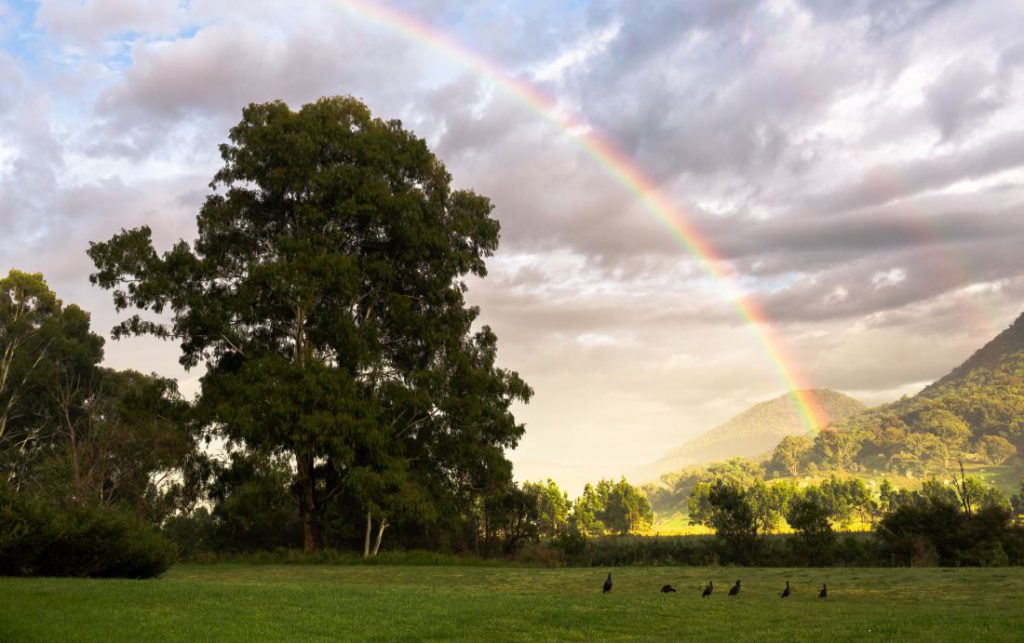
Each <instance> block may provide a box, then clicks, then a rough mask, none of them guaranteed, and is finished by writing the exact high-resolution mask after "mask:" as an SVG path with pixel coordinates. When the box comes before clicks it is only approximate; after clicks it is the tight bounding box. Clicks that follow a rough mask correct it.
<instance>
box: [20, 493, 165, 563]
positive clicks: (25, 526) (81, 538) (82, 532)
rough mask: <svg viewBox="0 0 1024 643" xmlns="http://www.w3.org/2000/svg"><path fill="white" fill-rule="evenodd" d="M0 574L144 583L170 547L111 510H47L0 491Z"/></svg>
mask: <svg viewBox="0 0 1024 643" xmlns="http://www.w3.org/2000/svg"><path fill="white" fill-rule="evenodd" d="M0 517H2V518H3V520H2V521H0V574H9V575H27V576H31V575H42V576H90V577H104V578H111V577H122V578H150V577H152V576H158V575H160V574H162V573H163V572H164V571H166V570H167V568H168V566H169V565H170V563H171V561H172V560H173V558H174V547H173V546H172V545H171V543H169V542H168V541H167V540H166V539H164V538H163V537H161V536H160V535H159V534H157V533H155V532H154V531H153V529H152V528H151V527H149V526H147V525H144V524H143V523H141V522H139V521H138V520H137V519H134V518H132V517H130V516H128V515H125V514H123V513H119V512H117V511H114V510H111V509H102V508H88V507H81V506H76V505H71V506H66V507H53V506H47V505H44V504H41V503H38V502H35V501H33V500H31V499H30V498H28V497H26V496H24V495H22V494H19V493H16V492H14V491H13V490H11V489H7V488H3V487H2V486H0Z"/></svg>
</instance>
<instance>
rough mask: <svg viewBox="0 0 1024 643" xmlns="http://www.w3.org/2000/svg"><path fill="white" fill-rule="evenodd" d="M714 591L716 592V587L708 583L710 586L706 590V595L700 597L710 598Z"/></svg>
mask: <svg viewBox="0 0 1024 643" xmlns="http://www.w3.org/2000/svg"><path fill="white" fill-rule="evenodd" d="M713 591H715V586H714V585H713V584H712V583H711V581H708V586H707V587H705V588H704V593H703V594H701V595H700V597H701V598H707V597H708V596H711V592H713Z"/></svg>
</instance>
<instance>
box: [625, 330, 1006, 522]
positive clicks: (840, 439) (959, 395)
mask: <svg viewBox="0 0 1024 643" xmlns="http://www.w3.org/2000/svg"><path fill="white" fill-rule="evenodd" d="M829 393H832V392H831V391H829ZM833 395H837V396H839V395H841V394H838V393H833ZM841 397H845V396H841ZM846 399H847V400H849V398H846ZM768 405H779V407H778V411H779V412H780V413H785V412H786V410H788V411H789V412H790V413H792V414H793V415H792V417H791V422H792V424H791V426H792V427H794V428H793V430H792V431H791V432H790V433H789V434H788V435H785V436H775V437H774V439H775V441H776V442H777V443H778V444H777V446H775V447H774V448H773V450H772V452H771V454H770V455H769V456H768V457H767V458H766V459H760V460H753V459H745V460H744V459H736V460H728V461H727V462H722V461H721V460H725V459H726V458H729V457H732V456H737V455H747V456H748V458H749V456H750V455H754V454H752V453H751V452H753V451H755V450H756V449H759V450H761V451H763V450H764V449H763V448H762V445H763V444H764V442H760V443H757V447H756V449H755V447H754V446H747V445H746V444H745V443H746V442H747V441H750V442H753V441H754V440H756V439H757V437H756V436H755V431H754V428H755V427H756V426H757V425H756V423H748V422H742V423H741V420H742V419H744V418H745V417H746V416H748V414H751V415H752V416H753V415H754V412H755V411H760V409H761V407H765V406H768ZM848 408H849V412H848V414H847V415H846V416H845V417H839V418H838V419H836V420H835V421H834V422H833V423H832V424H831V425H830V426H829V427H828V428H826V429H823V430H821V431H819V432H818V434H817V435H815V436H813V437H812V436H810V435H806V434H805V433H804V431H803V428H802V427H801V426H800V424H799V421H798V420H799V418H797V417H796V416H795V411H794V410H793V409H792V404H791V403H790V402H789V401H788V399H787V398H786V397H782V398H778V399H775V400H772V401H771V402H767V403H765V404H758V405H756V406H754V407H752V408H751V409H749V410H748V411H746V412H744V413H742V414H740V415H739V416H737V417H736V418H733V419H732V420H730V421H729V422H726V423H725V424H723V425H722V426H720V427H718V428H716V429H713V430H712V431H709V432H707V433H705V434H704V435H702V436H699V437H698V438H695V439H694V440H691V441H690V442H688V443H687V444H684V445H683V446H681V447H679V448H678V449H675V450H673V451H672V452H670V453H669V454H668V455H666V456H665V457H664V458H662V459H661V460H659V461H658V462H656V463H654V464H652V465H649V466H648V467H646V468H645V471H646V472H647V473H648V476H647V477H646V478H641V477H640V476H639V475H636V476H634V477H635V479H637V480H643V479H647V480H649V479H651V478H652V477H654V476H658V475H659V474H661V473H666V474H670V475H664V476H661V477H660V480H658V481H657V482H656V483H651V484H648V485H645V486H644V490H645V491H646V492H647V494H648V497H649V498H650V500H651V504H652V506H653V507H654V510H655V512H656V514H657V515H659V516H670V515H683V514H685V513H686V511H687V504H686V503H687V498H688V497H689V495H690V492H691V491H692V490H693V488H694V487H695V485H696V484H697V483H698V482H701V481H707V480H714V479H715V478H734V479H738V480H741V481H750V480H754V479H757V478H767V479H773V478H793V477H797V478H801V479H806V478H808V477H809V478H811V479H821V478H823V477H827V476H830V475H834V474H836V473H839V474H840V475H841V476H843V475H850V474H852V475H855V476H857V477H862V478H870V479H874V480H876V481H877V480H880V479H882V478H888V479H891V480H897V481H900V480H902V481H904V482H903V483H901V486H904V485H905V484H907V482H909V481H912V480H920V479H924V478H928V477H932V476H939V477H942V476H946V475H947V474H948V473H949V472H950V471H952V470H954V469H955V468H956V467H958V466H959V464H960V463H961V462H963V463H964V465H965V467H966V468H967V470H968V471H970V472H971V473H972V474H974V475H981V477H983V478H984V479H985V480H986V481H989V482H991V483H994V484H997V485H998V486H999V487H1000V488H1001V489H1002V490H1003V492H1004V493H1006V494H1007V496H1009V495H1010V494H1012V493H1016V492H1017V491H1018V490H1019V489H1020V487H1019V480H1020V479H1021V474H1024V458H1022V457H1021V456H1022V455H1024V315H1021V316H1020V317H1018V318H1017V320H1016V321H1015V322H1014V323H1013V324H1012V325H1011V326H1010V327H1009V328H1007V329H1006V330H1004V331H1003V332H1002V333H1000V334H999V335H998V336H996V337H995V338H994V339H992V340H991V341H989V342H988V343H986V344H985V345H984V346H983V347H981V348H980V349H979V350H978V351H977V352H975V353H974V355H972V356H971V357H970V358H969V359H967V360H966V361H965V362H964V363H963V364H960V365H959V366H957V367H956V368H954V369H952V370H951V371H950V372H949V373H948V374H946V375H945V376H944V377H942V378H940V379H938V380H936V381H935V382H934V383H932V384H930V385H928V386H927V387H925V388H924V389H923V390H922V391H921V392H920V393H918V394H917V395H914V396H912V397H905V398H902V399H900V400H897V401H895V402H892V403H890V404H884V405H882V406H878V407H874V408H871V409H868V410H864V411H863V412H860V413H858V412H857V411H856V408H850V407H848ZM861 408H863V407H861ZM836 415H837V417H838V415H839V414H838V413H837V414H836ZM755 417H756V416H755ZM737 424H744V425H746V426H748V427H751V428H750V429H749V432H747V433H746V434H744V432H743V431H742V430H737V429H735V428H733V427H735V426H736V425H737ZM723 434H729V435H731V436H732V438H731V443H732V444H736V442H737V441H739V442H741V443H744V444H743V448H745V449H746V450H745V451H743V452H741V451H740V450H738V449H737V450H735V451H731V452H728V453H723V452H722V451H717V452H716V451H715V450H714V447H715V446H716V445H724V444H728V443H729V441H727V440H725V439H722V441H721V442H718V441H717V440H716V439H714V438H718V437H721V436H722V435H723ZM769 448H771V447H769ZM708 454H711V456H710V457H709V456H708ZM684 458H693V460H698V458H704V459H705V462H704V463H700V462H699V460H698V461H697V462H694V461H693V460H688V459H684ZM707 459H717V460H720V461H719V462H715V463H713V464H706V460H707ZM698 464H699V466H695V465H698Z"/></svg>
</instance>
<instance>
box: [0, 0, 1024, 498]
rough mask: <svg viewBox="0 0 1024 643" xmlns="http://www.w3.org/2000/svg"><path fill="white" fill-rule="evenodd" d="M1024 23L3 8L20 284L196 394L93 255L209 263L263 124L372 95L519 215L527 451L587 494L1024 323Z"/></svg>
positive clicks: (890, 381) (936, 373)
mask: <svg viewBox="0 0 1024 643" xmlns="http://www.w3.org/2000/svg"><path fill="white" fill-rule="evenodd" d="M346 6H348V9H346ZM375 6H376V7H381V8H382V9H379V12H380V13H382V15H384V16H385V19H384V21H383V22H382V21H381V19H380V17H379V16H378V17H377V18H375V17H374V16H373V15H371V14H372V13H373V11H374V9H373V7H375ZM353 7H354V8H355V10H354V11H353V10H350V9H352V8H353ZM388 15H391V16H392V18H391V23H388V19H387V16H388ZM401 20H408V21H409V24H412V25H420V26H421V27H422V28H423V33H424V34H426V35H423V36H422V37H420V38H419V39H417V37H414V35H413V34H412V33H411V32H403V31H402V30H401V29H399V28H397V27H396V24H395V23H398V22H400V21H401ZM538 25H544V26H545V28H538ZM399 26H400V25H399ZM1022 26H1024V6H1021V5H1020V4H1019V3H1012V2H999V1H989V2H979V3H946V4H943V3H939V2H926V3H916V4H909V3H908V4H898V3H897V4H892V5H886V4H885V3H882V4H881V5H876V4H875V3H868V4H863V5H857V4H851V5H849V6H845V7H841V6H838V5H836V6H833V5H832V4H831V3H826V2H812V1H810V0H807V1H804V2H796V1H793V2H786V1H774V2H761V3H751V4H749V5H742V6H739V5H737V6H730V7H722V6H721V5H719V4H717V3H713V2H711V3H706V4H701V3H695V4H692V5H689V6H686V7H664V6H661V5H660V4H657V3H651V4H645V3H626V2H623V1H621V0H620V1H616V0H609V1H607V2H595V3H582V4H581V3H577V2H555V3H539V4H538V5H536V6H534V5H526V6H513V5H504V4H493V3H491V4H488V3H478V4H471V5H466V6H462V5H460V4H459V3H450V2H443V1H441V0H438V1H437V2H426V3H411V2H384V3H375V4H371V3H363V2H359V3H351V2H349V3H346V2H334V1H332V0H323V1H322V2H315V3H310V4H309V5H307V6H306V7H304V11H303V12H301V13H300V12H294V11H293V12H289V11H288V10H287V9H286V8H285V9H282V8H280V7H277V6H275V5H274V4H273V3H252V4H251V5H247V10H246V12H244V13H243V12H239V11H237V10H232V9H231V8H226V7H224V6H220V5H218V4H216V3H208V2H192V3H187V4H183V5H181V6H178V5H177V3H175V4H174V6H171V5H167V6H164V7H152V8H148V9H142V8H139V7H135V6H131V5H129V4H125V5H119V4H106V5H100V4H95V3H85V4H82V3H78V2H72V1H69V0H58V1H54V0H43V1H41V2H38V3H35V2H21V1H18V2H0V82H2V85H0V216H2V220H3V222H4V224H5V228H6V229H7V231H8V234H6V235H5V238H4V241H3V246H2V247H3V256H4V258H5V264H6V265H4V266H0V268H4V269H5V271H6V270H9V269H11V268H17V269H20V270H24V271H26V272H41V273H42V274H43V275H44V277H45V278H46V279H47V281H48V283H49V285H50V287H51V288H52V289H53V290H54V291H56V292H57V294H58V296H59V297H60V298H61V299H62V300H64V302H65V303H74V304H77V305H79V306H81V307H82V308H83V309H84V310H86V311H87V312H89V313H91V315H92V326H93V330H94V332H96V333H98V334H100V335H102V336H104V337H105V338H106V340H107V341H106V346H105V351H106V359H105V362H104V363H105V365H107V366H110V367H113V368H135V369H137V370H141V371H155V372H157V373H160V374H161V375H165V376H169V377H174V378H176V379H178V381H179V383H180V386H181V390H182V392H183V393H184V394H185V395H186V396H189V397H191V395H193V394H194V393H196V391H197V382H198V377H199V375H200V374H201V372H200V370H198V369H197V370H194V371H192V372H190V373H186V372H184V371H183V370H182V369H181V368H180V366H179V365H178V361H177V360H178V348H177V346H176V345H175V344H173V343H166V342H164V343H162V342H159V341H158V340H153V339H148V338H147V339H143V338H134V339H127V340H121V341H113V340H111V339H110V337H109V330H110V328H111V327H112V326H113V325H114V323H115V322H116V320H118V319H120V318H121V317H122V316H119V315H117V314H116V313H115V311H114V308H113V305H112V303H111V301H110V297H109V294H108V293H106V292H104V291H103V290H101V289H99V288H94V287H92V286H90V284H89V283H88V279H87V276H88V274H89V272H91V271H92V270H93V267H92V265H91V263H90V262H89V259H88V257H87V256H86V255H85V249H86V247H87V246H88V243H89V242H90V241H102V240H104V239H107V238H109V237H110V236H111V235H112V234H114V233H116V232H117V231H118V230H120V229H121V228H130V227H133V226H136V225H140V224H142V223H150V224H151V225H152V226H153V232H154V240H155V243H156V245H157V247H158V249H161V250H163V249H166V248H167V247H168V246H169V245H170V244H171V243H172V242H173V241H175V240H177V239H179V238H183V239H185V240H191V239H192V238H194V235H195V215H196V213H197V212H198V209H199V205H200V204H201V202H202V199H203V198H204V197H205V195H206V194H208V192H209V189H208V188H207V183H208V182H209V180H210V178H211V177H212V176H213V173H214V172H215V171H216V169H217V168H218V167H219V165H220V159H219V157H218V154H217V144H218V143H220V142H222V141H224V140H226V137H227V133H228V129H229V128H230V127H231V126H232V125H234V124H235V123H237V122H238V120H239V118H240V114H241V109H242V107H243V106H244V105H246V104H248V103H250V102H261V101H265V100H271V99H278V98H280V99H283V100H285V101H286V102H287V103H288V105H289V106H290V107H291V108H292V109H297V108H298V107H300V106H301V105H302V104H303V103H307V102H310V101H312V100H315V99H316V98H318V97H320V96H324V95H333V94H348V95H353V96H356V97H360V98H361V99H362V100H364V101H365V102H366V103H367V105H368V106H369V107H370V109H371V110H372V111H373V114H374V115H375V116H376V117H379V118H384V119H390V118H400V119H401V120H402V121H403V123H404V124H405V126H406V127H407V128H409V129H411V130H412V131H414V132H416V134H417V135H418V136H420V137H422V138H424V139H425V140H426V141H427V143H428V146H429V147H430V149H431V150H432V151H433V152H434V153H435V154H437V156H438V157H439V158H440V159H441V160H442V161H444V163H445V164H446V166H447V168H448V170H449V172H450V173H451V174H452V176H453V177H454V178H453V184H454V185H455V186H457V187H460V188H470V189H473V190H476V191H477V192H479V193H480V194H483V195H485V196H488V197H490V198H491V199H492V201H493V203H494V205H495V210H494V213H493V216H494V217H495V218H496V219H498V221H499V222H500V223H501V224H502V243H501V246H500V247H499V250H498V252H497V254H496V255H495V256H494V257H492V258H491V259H490V261H489V262H488V270H489V275H488V276H487V277H486V278H484V279H473V280H471V283H470V285H469V291H468V293H467V299H468V301H469V303H470V304H473V305H478V306H479V307H480V310H481V317H480V322H481V323H485V324H488V325H490V326H492V328H494V330H495V332H496V334H497V336H498V355H499V364H500V365H501V366H502V367H504V368H508V369H512V370H515V371H518V372H519V373H520V374H521V375H522V377H523V378H524V379H525V380H526V382H527V383H528V384H530V385H531V386H532V387H533V388H534V390H535V397H534V399H533V400H532V401H531V403H530V404H529V405H526V406H523V405H519V406H517V407H516V417H517V419H518V420H519V421H521V422H524V423H525V424H526V434H525V436H524V438H523V440H522V441H521V443H520V445H519V446H518V448H516V449H515V450H513V451H511V452H510V453H509V457H510V459H511V460H512V462H513V463H514V465H515V471H516V477H517V479H519V480H542V479H546V478H548V477H550V478H552V479H554V480H555V481H556V482H558V484H559V485H560V486H562V487H563V488H564V489H566V490H568V491H570V493H578V491H579V490H580V489H581V488H582V483H583V482H584V481H590V482H596V481H597V479H599V478H607V477H611V478H613V479H618V478H619V477H620V476H621V475H626V474H628V472H629V470H631V469H632V468H634V467H637V466H641V465H644V464H647V463H650V462H653V461H654V460H656V459H657V458H658V457H660V456H661V455H663V454H665V453H666V452H668V451H669V450H671V449H672V448H674V447H675V446H678V445H679V444H681V443H683V442H685V441H686V440H688V439H690V438H693V437H695V436H697V435H699V434H701V433H704V432H706V431H708V430H710V429H712V428H713V427H715V426H717V425H719V424H721V423H722V422H724V421H726V420H728V419H729V418H731V417H733V416H735V415H737V414H739V413H741V412H742V411H744V410H746V409H747V408H749V407H750V406H752V405H754V404H757V403H759V402H764V401H768V400H771V399H774V398H776V397H779V396H780V395H783V394H786V393H787V392H788V391H789V388H788V387H787V384H790V383H792V382H794V381H795V382H798V383H800V384H801V385H807V387H809V388H815V389H829V390H835V391H839V392H842V393H845V394H847V395H850V396H851V397H853V398H855V399H857V400H860V401H861V402H864V403H865V404H867V405H868V406H871V407H874V406H878V405H879V404H883V403H886V402H890V401H893V400H896V399H898V398H899V397H900V396H902V395H912V394H914V393H917V392H918V391H919V390H920V389H921V388H923V387H924V386H926V385H927V384H929V383H930V382H932V381H934V380H936V379H938V378H939V377H941V376H943V375H944V374H946V373H947V372H949V371H950V370H952V369H953V368H954V367H956V366H958V365H959V364H960V363H962V362H963V361H964V360H966V359H967V358H968V357H970V355H971V354H972V353H973V352H974V351H975V350H977V349H979V348H980V347H981V346H982V345H984V344H985V343H986V342H988V341H989V340H991V339H992V338H993V337H995V336H996V335H997V334H998V333H999V332H1001V331H1002V330H1003V329H1005V328H1006V327H1008V326H1009V325H1010V323H1012V322H1013V321H1014V319H1016V318H1017V316H1018V315H1019V314H1020V313H1021V310H1022V308H1024V307H1022V306H1021V303H1020V302H1021V299H1022V297H1021V295H1022V294H1024V265H1022V263H1021V262H1020V260H1019V254H1020V253H1019V248H1020V247H1022V246H1024V217H1021V216H1020V214H1021V209H1022V204H1024V152H1022V151H1021V150H1024V144H1022V143H1024V130H1021V129H1020V126H1019V123H1021V122H1024V119H1022V118H1021V117H1022V116H1024V38H1022V37H1021V36H1020V33H1024V30H1022ZM431 39H433V41H432V40H431ZM439 43H440V44H439ZM444 43H447V44H446V45H445V44H444ZM442 45H443V46H442ZM446 46H447V47H449V50H445V47H446ZM474 60H477V61H483V62H480V63H479V64H476V63H473V61H474ZM488 65H492V66H493V69H491V68H490V67H488ZM516 84H522V85H523V87H524V89H523V90H522V91H523V92H525V94H523V95H517V94H516V91H518V90H517V89H516V88H515V85H516ZM530 92H535V93H536V95H537V96H540V97H544V98H547V99H549V100H550V103H551V104H550V105H548V106H547V109H550V110H553V111H552V114H550V115H545V114H543V113H541V112H542V111H543V110H542V107H543V101H542V100H541V99H540V98H537V99H536V100H537V105H540V106H541V107H538V106H537V105H532V104H531V103H529V102H527V101H525V99H524V96H532V94H530ZM588 137H593V140H595V141H603V142H604V143H602V144H606V145H607V146H608V149H609V150H613V151H614V152H615V153H617V154H620V155H622V160H619V161H616V163H619V165H615V163H613V162H612V161H609V160H608V159H614V158H616V157H615V156H614V155H613V154H612V152H607V153H605V154H604V155H602V154H601V153H593V150H590V151H588V149H587V148H586V147H585V145H584V144H581V142H580V140H583V141H584V143H586V141H589V140H591V139H590V138H588ZM581 145H583V146H582V147H581ZM595 145H597V144H596V143H595ZM634 170H635V171H636V172H637V175H636V177H634V178H633V179H630V180H632V181H633V183H629V182H628V181H624V180H623V179H622V176H620V175H623V174H626V175H628V174H629V172H632V171H634ZM644 181H647V182H649V183H650V184H651V185H650V187H648V188H644V189H645V190H647V191H646V192H642V191H637V190H634V189H632V188H631V185H634V184H635V185H644ZM645 195H646V196H645ZM650 195H655V196H656V197H657V198H658V199H662V200H664V201H665V203H666V204H667V205H665V206H664V207H661V206H658V207H661V210H659V209H658V207H655V208H654V209H653V210H652V209H651V207H650V206H649V205H647V204H646V203H645V201H644V199H650V198H654V197H651V196H650ZM664 212H668V213H669V214H671V215H672V216H675V217H678V221H675V224H676V225H677V226H684V227H685V228H686V229H687V230H691V229H692V231H693V232H692V233H679V234H682V235H683V237H687V235H689V237H688V238H687V239H682V240H680V238H679V237H678V234H676V232H674V231H673V228H671V225H672V220H670V219H669V218H666V217H667V215H666V217H662V218H663V219H664V220H660V219H659V216H662V214H663V213H664ZM666 221H667V222H668V223H666ZM666 226H669V227H668V228H666ZM679 229H683V228H679ZM688 239H689V240H688ZM694 240H696V242H694ZM705 241H706V246H707V248H706V250H705V249H702V248H703V247H702V245H701V244H702V243H704V242H705ZM708 257H711V260H710V261H711V262H710V264H709V260H708ZM719 264H720V268H721V269H720V270H718V269H717V268H715V266H716V265H719ZM709 265H710V267H709ZM737 297H740V298H742V300H741V301H740V304H737ZM747 298H749V301H750V302H751V303H750V306H753V308H751V310H755V311H763V320H760V323H758V324H755V323H752V322H751V320H756V319H757V318H758V316H757V315H755V314H747V315H745V314H744V309H743V307H742V302H743V301H746V300H747ZM737 306H739V308H740V310H739V312H737V310H736V308H737ZM762 337H769V338H771V337H774V338H775V339H770V340H766V339H762ZM776 348H777V352H778V354H779V355H781V356H783V357H779V358H777V359H776V357H775V356H774V354H773V353H772V350H774V349H776ZM787 353H788V354H790V355H791V357H785V355H786V354H787ZM780 365H781V366H780ZM780 369H781V370H780ZM789 371H792V372H794V373H798V372H799V373H802V374H801V375H800V376H799V377H795V378H794V379H792V380H789V381H787V379H786V378H787V372H789Z"/></svg>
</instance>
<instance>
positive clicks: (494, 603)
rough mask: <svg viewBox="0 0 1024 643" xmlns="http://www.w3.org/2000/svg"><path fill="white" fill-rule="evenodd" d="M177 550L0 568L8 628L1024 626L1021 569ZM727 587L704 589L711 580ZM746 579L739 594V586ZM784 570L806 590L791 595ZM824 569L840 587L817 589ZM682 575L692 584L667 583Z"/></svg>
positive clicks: (703, 633)
mask: <svg viewBox="0 0 1024 643" xmlns="http://www.w3.org/2000/svg"><path fill="white" fill-rule="evenodd" d="M607 571H608V570H606V569H601V568H592V569H579V568H575V569H535V568H523V567H473V566H384V565H380V566H363V565H316V566H313V565H241V564H230V565H228V564H221V565H207V566H200V565H178V566H175V567H173V568H172V569H171V570H170V571H169V572H168V573H167V574H165V575H164V576H163V577H162V578H160V579H155V580H144V581H131V580H89V579H71V578H66V579H65V578H59V579H58V578H0V593H2V595H3V596H4V607H3V609H2V610H0V640H3V641H108V640H124V641H128V640H131V641H182V640H187V641H210V640H217V641H264V640H339V639H340V640H347V639H377V640H403V639H404V640H413V639H447V640H450V639H475V640H666V639H669V640H681V639H699V640H725V639H730V640H782V639H783V638H786V639H792V640H899V641H909V640H930V641H971V640H974V641H977V640H984V641H1000V640H1004V641H1010V640H1020V639H1021V637H1022V636H1024V610H1022V609H1021V606H1022V604H1024V569H1021V568H995V569H977V568H974V569H953V568H928V569H849V568H848V569H838V568H825V569H793V570H786V569H766V568H730V567H714V568H696V567H687V568H681V567H630V568H615V569H613V570H611V571H612V575H613V580H614V587H613V589H612V591H611V593H609V594H607V595H602V593H601V584H602V582H603V581H604V578H605V574H606V573H607ZM709 579H712V580H714V581H715V588H716V589H715V592H714V593H713V594H712V596H711V597H710V598H708V599H702V598H701V597H700V590H701V588H702V587H703V585H704V584H706V582H707V581H708V580H709ZM736 579H742V581H743V584H742V586H743V589H742V591H741V593H740V595H739V596H738V597H735V598H733V597H729V596H727V595H726V594H727V590H728V588H729V586H731V585H732V583H733V582H735V580H736ZM786 580H789V581H790V582H791V583H792V586H793V589H794V591H793V595H792V596H791V597H790V598H787V599H781V598H780V597H779V592H780V590H781V589H782V587H783V585H784V583H785V581H786ZM822 582H827V583H828V586H829V596H828V598H827V599H819V598H818V597H817V590H818V588H820V587H821V583H822ZM665 583H671V584H672V585H674V586H675V587H676V588H677V589H678V590H679V591H678V593H675V594H661V593H659V589H660V588H661V586H662V585H663V584H665Z"/></svg>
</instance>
